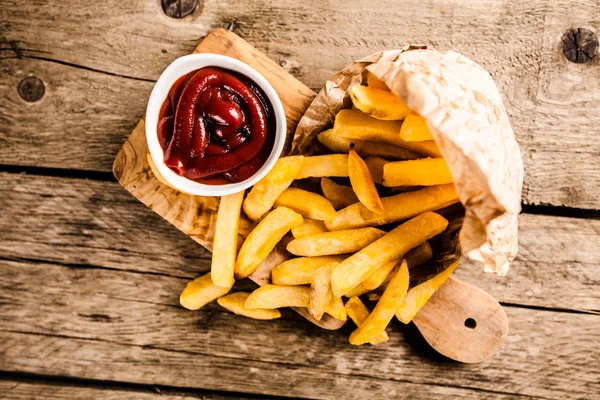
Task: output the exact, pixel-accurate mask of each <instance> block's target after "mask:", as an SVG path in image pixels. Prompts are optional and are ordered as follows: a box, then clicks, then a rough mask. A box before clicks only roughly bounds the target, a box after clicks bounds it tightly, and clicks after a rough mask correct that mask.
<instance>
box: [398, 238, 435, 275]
mask: <svg viewBox="0 0 600 400" xmlns="http://www.w3.org/2000/svg"><path fill="white" fill-rule="evenodd" d="M431 258H433V249H432V248H431V245H430V244H429V242H423V243H421V244H420V245H418V246H417V247H415V248H414V249H412V250H411V251H409V252H408V253H406V255H405V256H404V259H405V260H406V263H407V264H408V269H412V268H415V267H418V266H419V265H421V264H425V263H426V262H427V261H429V260H431Z"/></svg>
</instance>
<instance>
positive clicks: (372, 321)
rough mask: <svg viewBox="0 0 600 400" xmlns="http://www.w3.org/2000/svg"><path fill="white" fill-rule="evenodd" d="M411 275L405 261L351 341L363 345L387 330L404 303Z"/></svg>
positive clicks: (353, 333) (351, 335)
mask: <svg viewBox="0 0 600 400" xmlns="http://www.w3.org/2000/svg"><path fill="white" fill-rule="evenodd" d="M408 284H409V275H408V265H407V264H406V261H403V262H402V264H401V265H400V269H399V270H398V272H397V273H396V275H394V277H393V278H392V279H391V280H390V283H389V284H388V287H387V288H386V289H385V292H383V294H382V295H381V298H380V299H379V301H378V302H377V305H376V306H375V308H374V309H373V311H372V312H371V314H369V316H368V317H367V319H366V320H365V321H364V322H363V323H362V324H360V326H359V327H358V329H356V330H355V331H354V332H352V333H351V334H350V343H351V344H354V345H358V346H360V345H362V344H364V343H368V342H370V341H372V340H373V339H374V338H376V337H378V336H379V335H381V333H382V332H385V328H386V327H387V326H388V324H389V323H390V321H391V320H392V318H394V314H395V312H396V310H398V308H399V307H400V306H401V305H402V303H403V302H404V299H405V298H406V293H407V291H408Z"/></svg>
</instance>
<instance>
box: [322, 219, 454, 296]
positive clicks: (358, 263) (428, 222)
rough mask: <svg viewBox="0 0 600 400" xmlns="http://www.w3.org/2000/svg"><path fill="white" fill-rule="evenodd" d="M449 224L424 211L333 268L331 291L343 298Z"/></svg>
mask: <svg viewBox="0 0 600 400" xmlns="http://www.w3.org/2000/svg"><path fill="white" fill-rule="evenodd" d="M447 226H448V221H447V220H446V219H445V218H444V217H442V216H440V215H438V214H436V213H433V212H430V211H428V212H424V213H423V214H420V215H418V216H416V217H414V218H413V219H411V220H409V221H407V222H405V223H403V224H402V225H400V226H398V227H397V228H394V229H393V230H391V231H390V232H389V233H387V234H386V235H385V236H383V237H381V238H380V239H378V240H376V241H374V242H373V243H371V244H370V245H368V246H367V247H365V248H364V249H362V250H360V251H359V252H357V253H356V254H354V255H352V256H350V257H348V258H347V259H345V260H344V261H342V262H341V263H340V264H339V265H338V266H337V267H335V268H334V270H333V272H332V274H331V288H332V290H333V295H334V296H335V297H341V296H343V295H345V294H346V293H348V292H349V291H350V290H351V289H353V288H354V287H355V286H356V285H358V284H359V283H361V282H362V281H364V280H365V279H366V278H367V277H368V276H369V274H371V273H372V272H373V271H374V270H375V269H376V268H377V267H378V266H380V265H384V264H385V263H388V262H390V261H392V260H394V259H396V258H400V257H402V256H403V255H404V254H406V253H407V252H408V251H409V250H411V249H413V248H415V247H417V246H418V245H420V244H421V243H423V242H424V241H426V240H428V239H431V238H432V237H434V236H436V235H438V234H440V233H441V232H443V231H444V230H445V229H446V227H447Z"/></svg>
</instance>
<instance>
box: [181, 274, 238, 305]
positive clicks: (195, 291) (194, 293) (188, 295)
mask: <svg viewBox="0 0 600 400" xmlns="http://www.w3.org/2000/svg"><path fill="white" fill-rule="evenodd" d="M230 289H231V287H222V286H217V285H215V284H214V283H213V281H212V279H211V278H210V272H209V273H208V274H206V275H202V276H201V277H199V278H196V279H194V280H193V281H191V282H189V283H188V284H187V285H186V287H185V289H183V291H182V292H181V295H180V296H179V303H180V304H181V305H182V306H183V307H185V308H187V309H188V310H198V309H200V308H202V307H204V306H205V305H206V304H208V303H210V302H211V301H213V300H216V299H218V298H219V297H221V296H223V295H224V294H226V293H227V292H229V290H230Z"/></svg>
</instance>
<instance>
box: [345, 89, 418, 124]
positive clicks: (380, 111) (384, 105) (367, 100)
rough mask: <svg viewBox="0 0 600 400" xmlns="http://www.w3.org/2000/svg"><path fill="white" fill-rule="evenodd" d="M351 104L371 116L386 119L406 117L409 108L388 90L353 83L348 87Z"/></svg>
mask: <svg viewBox="0 0 600 400" xmlns="http://www.w3.org/2000/svg"><path fill="white" fill-rule="evenodd" d="M350 98H351V99H352V104H354V106H355V107H356V108H357V109H359V110H360V111H362V112H364V113H365V114H368V115H370V116H371V117H374V118H377V119H382V120H386V121H390V120H400V119H404V118H406V116H407V115H408V114H409V113H410V109H409V108H408V107H407V106H406V104H404V102H403V101H402V100H400V99H399V98H398V97H396V95H394V94H393V93H392V92H390V91H389V90H381V89H376V88H374V87H368V86H362V85H354V86H352V87H351V88H350Z"/></svg>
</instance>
